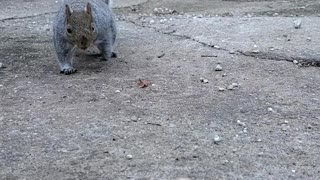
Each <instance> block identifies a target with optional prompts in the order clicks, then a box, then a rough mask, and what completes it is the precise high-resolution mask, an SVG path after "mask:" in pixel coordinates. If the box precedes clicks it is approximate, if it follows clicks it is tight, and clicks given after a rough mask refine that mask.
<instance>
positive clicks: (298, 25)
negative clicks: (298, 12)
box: [293, 19, 302, 29]
mask: <svg viewBox="0 0 320 180" xmlns="http://www.w3.org/2000/svg"><path fill="white" fill-rule="evenodd" d="M293 23H294V28H296V29H300V28H301V25H302V20H301V19H297V20H295V21H294V22H293Z"/></svg>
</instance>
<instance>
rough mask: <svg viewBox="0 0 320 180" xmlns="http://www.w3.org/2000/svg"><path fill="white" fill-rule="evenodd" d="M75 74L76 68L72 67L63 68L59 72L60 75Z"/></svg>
mask: <svg viewBox="0 0 320 180" xmlns="http://www.w3.org/2000/svg"><path fill="white" fill-rule="evenodd" d="M75 72H77V69H76V68H73V67H68V68H64V69H62V70H61V71H60V73H63V74H65V75H70V74H72V73H75Z"/></svg>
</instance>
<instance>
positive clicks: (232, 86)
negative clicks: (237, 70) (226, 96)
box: [227, 83, 239, 90]
mask: <svg viewBox="0 0 320 180" xmlns="http://www.w3.org/2000/svg"><path fill="white" fill-rule="evenodd" d="M238 86H239V85H238V84H237V83H232V84H231V85H229V86H228V87H227V89H228V90H233V89H234V88H236V87H238Z"/></svg>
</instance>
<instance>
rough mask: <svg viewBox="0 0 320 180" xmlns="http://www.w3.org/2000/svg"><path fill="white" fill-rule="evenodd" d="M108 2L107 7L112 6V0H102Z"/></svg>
mask: <svg viewBox="0 0 320 180" xmlns="http://www.w3.org/2000/svg"><path fill="white" fill-rule="evenodd" d="M104 1H105V2H106V4H108V6H109V8H112V0H104Z"/></svg>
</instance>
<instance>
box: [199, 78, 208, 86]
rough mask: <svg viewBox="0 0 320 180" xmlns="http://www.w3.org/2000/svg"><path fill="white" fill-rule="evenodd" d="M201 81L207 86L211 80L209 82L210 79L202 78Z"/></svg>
mask: <svg viewBox="0 0 320 180" xmlns="http://www.w3.org/2000/svg"><path fill="white" fill-rule="evenodd" d="M200 81H201V82H202V83H205V84H207V83H209V80H208V79H205V78H203V77H201V78H200Z"/></svg>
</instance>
